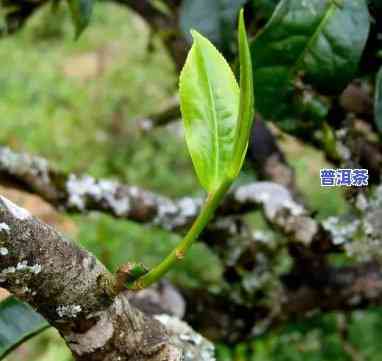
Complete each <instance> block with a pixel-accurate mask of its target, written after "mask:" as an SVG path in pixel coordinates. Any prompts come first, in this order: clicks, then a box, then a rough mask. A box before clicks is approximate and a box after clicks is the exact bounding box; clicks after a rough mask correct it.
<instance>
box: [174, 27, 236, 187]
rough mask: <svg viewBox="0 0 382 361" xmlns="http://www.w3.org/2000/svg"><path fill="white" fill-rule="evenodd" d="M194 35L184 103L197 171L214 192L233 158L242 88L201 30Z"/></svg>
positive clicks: (183, 86) (184, 77)
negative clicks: (240, 89) (240, 88)
mask: <svg viewBox="0 0 382 361" xmlns="http://www.w3.org/2000/svg"><path fill="white" fill-rule="evenodd" d="M193 37H194V45H193V46H192V48H191V50H190V53H189V55H188V57H187V60H186V63H185V65H184V68H183V70H182V73H181V75H180V103H181V110H182V116H183V120H184V125H185V132H186V142H187V145H188V148H189V152H190V154H191V158H192V161H193V164H194V167H195V170H196V173H197V175H198V178H199V181H200V183H201V184H202V186H203V187H204V188H205V189H206V190H207V191H213V190H215V189H216V188H217V187H218V186H219V185H220V183H221V181H222V180H223V179H225V177H226V175H227V171H228V167H229V165H230V163H231V161H232V154H233V147H234V137H235V126H236V123H237V118H238V113H239V93H240V91H239V86H238V84H237V82H236V79H235V76H234V75H233V73H232V70H231V68H230V66H229V65H228V63H227V62H226V61H225V59H224V58H223V56H222V55H221V54H220V53H219V52H218V51H217V50H216V48H215V47H214V46H213V45H212V44H211V43H210V42H209V41H208V40H207V39H206V38H204V37H203V36H202V35H200V34H199V33H197V32H193Z"/></svg>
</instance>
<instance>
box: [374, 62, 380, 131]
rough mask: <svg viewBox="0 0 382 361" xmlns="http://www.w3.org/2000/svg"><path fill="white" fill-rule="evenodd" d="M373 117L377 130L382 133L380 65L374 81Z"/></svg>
mask: <svg viewBox="0 0 382 361" xmlns="http://www.w3.org/2000/svg"><path fill="white" fill-rule="evenodd" d="M374 118H375V124H376V125H377V128H378V130H379V132H380V133H382V67H381V68H380V69H379V72H378V74H377V78H376V83H375V99H374Z"/></svg>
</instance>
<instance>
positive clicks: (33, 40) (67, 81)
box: [0, 1, 382, 361]
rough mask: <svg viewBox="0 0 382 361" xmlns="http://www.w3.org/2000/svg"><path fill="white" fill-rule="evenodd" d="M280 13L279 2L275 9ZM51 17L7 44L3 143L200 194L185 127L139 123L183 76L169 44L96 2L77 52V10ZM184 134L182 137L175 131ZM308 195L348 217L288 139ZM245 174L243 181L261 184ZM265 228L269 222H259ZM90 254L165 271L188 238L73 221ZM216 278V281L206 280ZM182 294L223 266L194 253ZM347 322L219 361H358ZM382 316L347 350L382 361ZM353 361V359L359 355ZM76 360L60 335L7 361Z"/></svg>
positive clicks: (113, 264)
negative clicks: (146, 127)
mask: <svg viewBox="0 0 382 361" xmlns="http://www.w3.org/2000/svg"><path fill="white" fill-rule="evenodd" d="M269 3H270V4H271V3H272V1H270V2H269ZM51 11H52V9H51V8H50V7H46V8H45V9H44V10H43V11H39V12H38V13H37V14H36V15H35V16H34V17H33V19H32V20H31V21H30V22H28V24H27V25H26V26H25V28H24V29H23V30H22V31H21V32H19V33H17V34H15V35H13V36H12V37H8V38H5V39H2V40H1V43H0V62H1V65H2V68H1V69H2V71H1V72H0V89H1V90H0V92H1V98H0V114H1V115H2V119H1V123H0V130H1V131H0V143H1V144H8V145H9V146H11V147H12V148H14V149H18V150H25V151H28V152H32V153H35V154H40V155H42V156H44V157H46V158H48V159H50V160H51V161H52V162H53V163H54V164H55V165H56V166H57V167H59V168H61V169H63V170H75V171H78V172H87V173H91V174H92V175H94V176H99V177H115V178H118V179H120V180H121V181H125V182H129V183H131V184H138V185H140V186H142V187H146V188H148V189H152V190H156V191H159V192H161V193H163V194H167V195H168V196H174V197H175V196H184V195H198V194H200V188H199V186H198V184H197V181H196V178H195V176H194V175H193V171H192V166H191V162H190V160H189V158H188V156H187V152H186V148H185V143H184V140H183V136H181V135H179V132H178V130H177V129H176V127H175V128H172V129H169V128H167V127H166V128H163V129H157V130H152V131H150V132H143V131H142V130H141V129H140V128H139V126H138V123H137V122H136V121H134V119H136V118H137V117H139V116H144V115H147V114H150V113H152V112H155V111H158V110H160V109H161V108H162V107H163V105H165V103H166V101H167V100H168V98H169V97H170V96H172V95H174V94H175V92H176V82H177V80H176V75H175V72H174V68H173V66H172V64H171V61H170V59H169V57H168V56H167V54H166V52H165V51H164V50H163V47H162V46H161V43H160V41H159V40H158V39H157V38H155V37H154V39H150V38H149V33H148V30H147V28H146V27H145V25H144V23H143V22H142V21H141V20H140V19H139V18H138V17H136V16H134V14H132V13H131V12H129V11H127V10H126V9H125V8H122V7H119V6H117V5H111V4H106V3H105V4H102V3H100V4H98V5H97V6H96V7H95V9H94V15H93V19H92V25H91V26H90V27H89V28H88V29H87V30H86V32H85V33H84V34H83V35H82V36H81V38H80V39H79V40H78V41H76V42H74V41H73V38H74V31H73V26H72V24H71V22H70V15H69V12H68V11H67V8H56V9H54V10H53V11H55V12H58V13H56V14H53V15H52V13H51ZM174 129H175V130H174ZM282 144H283V146H284V148H285V151H286V153H287V154H288V156H289V158H290V160H291V163H292V165H293V166H294V167H295V169H296V175H297V179H298V182H299V185H300V187H301V188H302V190H303V194H304V196H305V197H306V199H307V202H308V204H309V205H311V206H312V209H317V210H318V217H319V218H324V217H327V216H329V215H334V214H336V213H338V212H341V211H343V210H344V209H345V208H346V205H345V202H344V200H343V197H342V193H341V191H340V190H336V191H333V190H330V191H329V190H328V191H323V190H322V188H320V185H319V176H318V175H319V169H320V168H323V167H325V166H327V165H328V164H327V163H326V162H325V161H324V160H323V156H322V155H321V154H320V153H318V152H317V151H315V150H313V149H312V148H309V147H305V146H302V145H301V144H298V143H296V142H294V141H291V140H289V139H288V140H285V139H282ZM246 168H247V170H246V171H245V172H244V174H243V175H242V180H241V181H243V180H245V179H248V178H253V171H252V170H250V169H249V167H248V166H247V167H246ZM249 218H250V219H251V220H252V222H253V224H254V225H255V226H256V227H258V228H265V227H266V225H265V223H264V222H263V221H262V220H261V217H259V215H255V216H253V217H249ZM72 219H73V220H74V222H75V223H76V224H77V227H78V236H77V237H76V238H77V239H80V240H81V242H82V244H83V245H84V246H85V247H87V248H88V249H89V250H91V251H92V252H94V253H95V254H96V255H97V256H98V257H99V258H100V259H101V260H102V261H103V262H105V264H107V266H108V267H109V268H110V269H112V270H115V269H116V268H117V267H118V266H119V265H120V264H121V263H122V262H126V261H128V260H131V261H142V262H144V263H146V264H147V265H148V266H152V265H154V264H155V263H156V262H158V261H159V260H160V259H161V258H162V257H163V255H164V254H166V253H167V252H168V250H169V249H171V248H172V247H173V245H174V244H175V243H176V242H177V241H178V236H176V235H173V234H170V233H168V232H165V231H162V230H159V229H156V228H153V227H143V226H141V225H137V224H134V223H132V222H126V221H116V220H113V219H112V218H110V217H108V216H104V215H99V214H90V215H89V216H72ZM206 270H208V272H206ZM170 277H171V279H172V280H173V281H174V282H176V283H178V284H182V285H183V286H187V287H193V286H196V285H198V284H199V283H200V282H203V283H204V284H207V285H209V286H211V287H214V286H216V285H218V283H219V280H220V278H221V268H220V265H219V262H218V260H217V259H216V257H215V256H214V255H212V254H211V253H210V252H209V251H208V250H207V249H206V248H205V247H204V246H203V245H196V246H195V247H193V249H192V251H191V252H190V255H189V257H187V258H186V259H185V261H184V262H183V263H182V265H181V266H180V267H178V268H177V269H176V270H174V271H173V272H172V273H171V274H170ZM343 317H344V315H342V314H329V315H325V316H324V317H319V316H315V317H313V318H311V319H310V320H308V321H305V322H297V321H296V322H294V323H292V324H289V325H287V326H286V327H284V328H281V329H278V330H275V331H273V332H270V333H267V334H266V335H265V336H261V337H258V338H257V339H256V340H255V341H253V342H247V343H245V344H241V345H237V346H227V345H219V346H218V359H219V361H254V360H255V361H268V360H272V361H300V360H301V361H302V360H304V361H318V360H320V361H345V360H346V361H347V360H349V361H351V360H355V359H354V358H353V359H352V358H351V357H350V356H349V353H348V352H346V351H345V349H346V347H345V346H344V340H343V339H342V338H341V337H340V333H339V330H338V328H339V323H340V321H341V319H343ZM381 324H382V311H381V310H370V311H365V312H364V311H357V312H353V313H352V314H351V315H350V316H349V331H348V339H347V340H346V342H347V343H348V344H349V345H351V347H352V348H353V349H354V350H355V351H354V352H356V354H357V355H358V356H359V355H360V356H359V357H360V358H358V359H357V360H362V361H379V360H381V359H382V357H381V356H380V355H381V344H380V343H379V336H380V332H381V326H380V325H381ZM353 356H354V355H353ZM23 360H28V361H37V360H38V361H69V360H71V356H70V354H69V351H68V350H67V348H66V346H65V345H64V343H63V341H62V340H61V339H60V338H59V336H58V335H57V333H56V332H55V331H54V330H48V331H46V332H44V333H43V334H41V335H40V336H38V337H36V338H35V339H32V340H31V341H29V342H28V343H27V344H25V345H22V346H21V348H20V349H19V350H18V351H17V352H16V353H14V354H12V355H10V356H9V357H8V358H7V361H23Z"/></svg>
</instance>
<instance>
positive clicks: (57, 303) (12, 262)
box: [0, 196, 214, 361]
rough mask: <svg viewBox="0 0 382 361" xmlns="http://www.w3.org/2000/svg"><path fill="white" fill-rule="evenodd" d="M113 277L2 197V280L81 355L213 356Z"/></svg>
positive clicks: (104, 358) (105, 359) (154, 359)
mask: <svg viewBox="0 0 382 361" xmlns="http://www.w3.org/2000/svg"><path fill="white" fill-rule="evenodd" d="M114 282H115V281H114V277H113V276H112V275H111V274H110V273H109V272H108V271H107V270H106V269H105V267H104V266H103V265H102V264H101V263H100V262H99V261H98V260H97V259H96V258H95V257H94V256H92V255H91V254H90V253H88V252H87V251H85V250H84V249H82V248H80V247H78V246H77V245H75V244H74V243H72V242H71V241H69V240H68V239H66V238H65V237H64V236H62V235H61V234H59V233H58V232H56V231H55V230H54V229H53V228H51V227H50V226H47V225H46V224H43V223H41V222H40V221H38V220H37V219H35V218H33V217H32V216H31V215H30V214H29V213H28V211H26V210H25V209H23V208H20V207H18V206H16V205H15V204H14V203H12V202H11V201H9V200H8V199H6V198H4V197H1V196H0V284H1V286H2V287H5V288H6V289H8V290H9V291H11V292H12V293H14V294H15V295H17V296H18V297H19V298H20V299H22V300H24V301H26V302H28V303H30V304H31V305H32V306H33V307H34V308H35V309H36V310H37V311H38V312H39V313H41V314H42V315H43V316H44V317H45V318H46V319H47V320H48V321H49V322H50V323H51V324H52V325H53V326H54V327H56V328H57V329H58V331H59V332H60V333H61V335H62V336H63V338H64V339H65V340H66V342H67V344H68V346H69V348H70V349H71V351H72V352H73V355H74V356H75V358H76V360H81V361H82V360H86V361H92V360H94V361H95V360H97V361H100V360H101V361H111V360H113V361H115V360H132V359H134V360H140V361H146V360H147V361H164V360H166V361H167V360H168V361H175V360H176V361H179V360H181V359H182V355H183V354H184V352H186V351H187V352H189V353H190V355H191V358H190V360H195V361H196V360H205V361H209V360H213V359H214V358H213V355H212V354H211V345H210V344H209V343H208V342H207V341H203V342H200V343H198V344H196V343H193V342H192V340H193V337H194V338H195V337H196V336H195V334H193V332H192V331H191V330H190V329H189V328H187V326H186V325H183V324H179V322H178V321H175V320H173V319H171V318H164V317H158V319H159V320H160V321H161V322H158V320H155V319H153V318H151V317H148V316H146V315H145V314H143V313H141V312H140V311H138V310H137V309H136V308H134V307H133V306H131V304H130V302H129V300H128V297H127V294H125V293H121V294H118V295H117V294H115V291H114V289H115V287H114V286H115V284H114ZM164 324H165V325H166V326H167V327H165V326H164ZM183 333H186V334H187V335H188V338H187V337H184V335H183V336H182V334H183ZM198 337H199V339H200V336H198ZM185 340H188V341H185ZM206 350H209V351H208V352H207V351H206ZM203 351H204V355H205V356H203V357H202V352H203Z"/></svg>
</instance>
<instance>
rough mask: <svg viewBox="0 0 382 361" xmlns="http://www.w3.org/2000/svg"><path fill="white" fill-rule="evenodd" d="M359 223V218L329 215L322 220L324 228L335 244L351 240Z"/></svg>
mask: <svg viewBox="0 0 382 361" xmlns="http://www.w3.org/2000/svg"><path fill="white" fill-rule="evenodd" d="M359 225H360V222H359V220H357V219H353V218H351V219H344V218H339V217H329V218H327V219H326V220H324V221H323V222H322V226H323V227H324V229H325V230H327V231H328V232H330V234H331V236H332V239H333V243H334V244H335V245H341V244H344V243H346V242H348V241H351V239H352V237H353V235H354V233H355V232H356V231H357V229H358V227H359Z"/></svg>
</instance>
